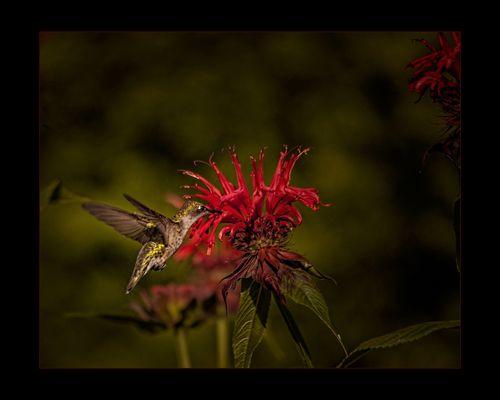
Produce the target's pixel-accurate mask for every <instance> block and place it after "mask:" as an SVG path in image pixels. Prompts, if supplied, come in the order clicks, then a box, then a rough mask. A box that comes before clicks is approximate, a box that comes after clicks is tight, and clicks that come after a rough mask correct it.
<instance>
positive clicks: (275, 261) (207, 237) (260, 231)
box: [181, 147, 328, 301]
mask: <svg viewBox="0 0 500 400" xmlns="http://www.w3.org/2000/svg"><path fill="white" fill-rule="evenodd" d="M308 150H309V149H308V148H305V149H301V148H300V147H298V148H295V149H294V150H291V151H288V149H287V148H286V147H285V149H284V150H283V151H282V152H281V153H280V158H279V160H278V165H277V167H276V170H275V172H274V175H273V178H272V179H271V183H270V184H269V185H266V184H265V182H264V170H263V168H264V167H263V163H264V151H263V150H261V151H260V154H259V158H258V160H256V159H255V158H253V157H250V159H251V162H252V171H251V173H250V176H251V180H252V191H250V190H249V188H248V186H247V184H246V182H245V178H244V176H243V173H242V170H241V164H240V162H239V160H238V157H237V155H236V152H235V150H234V149H230V157H231V161H232V164H233V166H234V169H235V172H236V180H237V184H236V185H234V184H233V183H231V182H230V181H229V180H228V179H227V178H226V176H225V175H224V174H223V173H222V172H221V171H220V169H219V168H218V166H217V164H216V163H215V162H214V161H213V159H212V157H211V158H210V159H209V161H208V165H209V166H210V167H211V168H212V169H213V171H215V173H216V175H217V177H218V180H219V183H220V185H221V187H222V190H220V189H219V188H218V187H216V186H215V185H214V184H212V183H211V182H210V181H209V180H207V179H206V178H204V177H203V176H202V175H200V174H197V173H195V172H192V171H186V170H181V172H182V173H183V174H184V175H188V176H190V177H192V178H194V179H196V180H198V181H199V182H201V184H199V183H195V184H194V185H188V186H185V188H188V189H194V190H195V191H196V193H195V194H192V195H186V196H185V197H186V198H191V197H196V198H198V199H200V200H202V201H204V202H206V203H207V206H208V207H210V208H212V209H214V210H218V211H219V212H220V213H219V214H215V213H214V214H211V215H210V216H209V217H208V218H207V219H203V220H200V221H198V222H197V223H196V224H195V225H193V227H192V228H191V232H190V240H189V242H188V243H187V245H186V246H190V247H191V248H192V249H194V248H197V247H198V246H206V247H207V255H210V254H211V251H212V249H213V247H214V245H215V238H216V235H217V229H218V227H219V226H221V229H220V230H219V232H218V237H219V239H220V240H221V241H222V242H224V243H227V244H229V245H230V246H231V247H232V248H233V249H234V250H236V251H237V252H239V256H238V259H237V266H236V268H235V269H234V271H233V272H232V273H231V274H229V275H228V276H227V277H226V279H225V281H224V284H223V285H222V292H223V295H224V296H226V295H227V293H228V291H229V290H230V289H234V288H235V285H236V284H237V282H238V281H239V280H240V279H242V278H252V279H253V280H255V281H257V282H259V283H260V284H262V285H264V286H266V287H267V288H269V289H271V290H273V291H274V292H275V293H276V294H277V295H278V296H279V297H280V298H281V299H282V300H283V301H284V298H283V297H282V294H281V291H280V285H281V282H282V279H283V278H284V277H285V276H286V277H291V276H293V274H294V270H301V271H305V272H309V273H310V274H313V275H316V276H318V277H324V276H323V275H322V274H319V272H317V271H316V270H314V268H313V267H312V265H311V264H310V263H309V262H308V261H307V260H306V259H305V258H304V257H303V256H301V255H300V254H297V253H293V252H290V251H288V250H287V249H286V247H285V246H286V244H287V242H288V240H289V238H290V233H291V231H292V230H293V229H294V228H295V227H297V226H298V225H300V224H301V222H302V215H301V214H300V212H299V210H298V209H297V208H296V207H295V205H294V203H295V202H300V203H302V204H304V205H305V206H306V207H309V208H311V209H312V210H314V211H316V210H318V209H319V207H320V206H321V205H323V206H326V205H328V204H324V203H321V202H320V199H319V195H318V190H317V189H315V188H299V187H295V186H292V185H290V180H291V172H292V169H293V167H294V166H295V163H296V162H297V160H298V159H299V158H300V157H301V156H302V155H303V154H306V153H307V152H308ZM181 254H182V253H181Z"/></svg>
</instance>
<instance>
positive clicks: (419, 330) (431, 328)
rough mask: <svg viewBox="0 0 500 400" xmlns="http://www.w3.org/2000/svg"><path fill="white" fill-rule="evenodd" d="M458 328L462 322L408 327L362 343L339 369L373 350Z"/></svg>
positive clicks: (435, 322)
mask: <svg viewBox="0 0 500 400" xmlns="http://www.w3.org/2000/svg"><path fill="white" fill-rule="evenodd" d="M458 327H460V321H458V320H453V321H432V322H423V323H421V324H415V325H411V326H407V327H406V328H402V329H398V330H397V331H394V332H391V333H388V334H386V335H382V336H378V337H375V338H373V339H370V340H367V341H365V342H363V343H361V344H360V345H359V346H358V347H356V348H355V349H354V350H353V351H352V352H351V353H350V354H349V355H348V356H347V357H346V358H344V360H342V362H341V363H340V364H339V365H338V367H345V366H348V365H350V364H352V363H353V362H355V361H357V360H359V359H360V358H361V357H362V356H363V355H365V354H366V353H368V352H369V351H371V350H375V349H386V348H389V347H394V346H399V345H401V344H404V343H409V342H413V341H414V340H418V339H422V338H423V337H425V336H427V335H430V334H431V333H433V332H436V331H440V330H444V329H453V328H458Z"/></svg>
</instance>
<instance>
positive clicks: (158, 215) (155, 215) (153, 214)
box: [123, 193, 169, 221]
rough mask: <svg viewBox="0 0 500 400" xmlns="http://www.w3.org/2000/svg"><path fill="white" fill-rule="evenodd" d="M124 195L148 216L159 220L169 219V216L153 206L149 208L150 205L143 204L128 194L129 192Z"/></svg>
mask: <svg viewBox="0 0 500 400" xmlns="http://www.w3.org/2000/svg"><path fill="white" fill-rule="evenodd" d="M123 197H125V198H126V199H127V200H128V201H129V202H130V204H132V205H133V206H134V207H135V208H137V209H138V210H139V211H140V212H142V213H143V214H145V215H147V216H148V217H151V218H153V219H157V220H158V221H163V220H169V218H167V217H165V216H164V215H163V214H161V213H159V212H158V211H155V210H153V209H152V208H149V207H148V206H146V205H144V204H142V203H141V202H140V201H138V200H136V199H134V198H133V197H132V196H130V195H128V194H127V193H124V194H123Z"/></svg>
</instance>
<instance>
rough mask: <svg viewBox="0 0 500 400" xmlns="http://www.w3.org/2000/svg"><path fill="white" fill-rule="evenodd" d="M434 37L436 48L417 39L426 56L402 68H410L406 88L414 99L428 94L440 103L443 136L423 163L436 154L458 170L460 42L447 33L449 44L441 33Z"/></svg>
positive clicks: (428, 151)
mask: <svg viewBox="0 0 500 400" xmlns="http://www.w3.org/2000/svg"><path fill="white" fill-rule="evenodd" d="M437 38H438V42H439V48H436V47H434V46H433V45H432V44H430V43H429V42H427V41H426V40H424V39H419V40H417V41H418V42H420V43H422V44H423V45H424V46H426V47H427V49H428V50H429V51H430V53H429V54H427V55H426V56H423V57H419V58H417V59H415V60H413V61H411V62H410V63H409V64H408V65H407V66H406V68H413V69H414V72H413V75H412V77H411V79H410V84H409V86H408V89H409V90H410V91H412V92H416V93H418V94H419V95H420V97H419V99H418V100H420V99H421V98H422V96H424V95H425V93H427V92H428V93H429V96H430V98H431V99H432V101H434V102H436V103H438V104H440V106H441V108H442V110H443V112H444V121H445V132H444V135H443V137H442V138H441V140H439V141H438V142H437V143H435V144H434V145H433V146H432V147H431V148H430V149H429V150H427V152H426V153H425V155H424V161H425V159H426V157H427V155H428V154H429V153H431V152H433V151H439V152H441V153H443V154H444V155H445V156H446V157H447V158H448V159H449V160H451V161H452V162H453V163H454V164H455V165H456V166H457V167H458V168H459V167H460V163H459V159H458V158H459V149H460V131H461V130H460V115H461V107H460V83H461V82H460V78H461V67H460V65H461V64H460V55H461V50H462V41H461V37H460V33H459V32H452V33H451V38H452V42H451V43H450V42H449V41H448V39H447V38H446V35H445V34H444V33H442V32H439V33H438V35H437ZM418 100H417V101H418Z"/></svg>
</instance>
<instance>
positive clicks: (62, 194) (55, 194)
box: [40, 180, 89, 211]
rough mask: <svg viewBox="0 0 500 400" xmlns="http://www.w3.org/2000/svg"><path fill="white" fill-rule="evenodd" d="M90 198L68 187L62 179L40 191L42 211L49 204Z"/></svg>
mask: <svg viewBox="0 0 500 400" xmlns="http://www.w3.org/2000/svg"><path fill="white" fill-rule="evenodd" d="M87 200H89V199H88V198H86V197H82V196H79V195H77V194H75V193H73V192H72V191H70V190H68V189H66V188H65V187H64V186H63V184H62V182H61V181H60V180H55V181H52V182H51V183H50V184H49V185H47V187H45V189H43V190H42V191H41V192H40V211H42V210H43V209H44V208H45V207H47V206H48V205H49V204H70V203H83V202H84V201H87Z"/></svg>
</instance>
